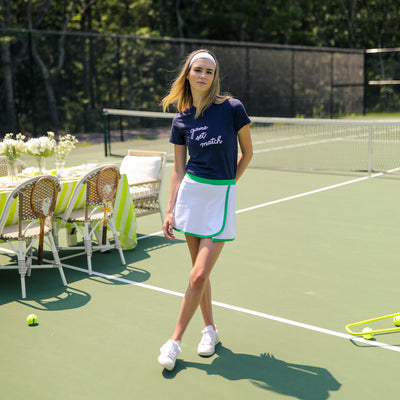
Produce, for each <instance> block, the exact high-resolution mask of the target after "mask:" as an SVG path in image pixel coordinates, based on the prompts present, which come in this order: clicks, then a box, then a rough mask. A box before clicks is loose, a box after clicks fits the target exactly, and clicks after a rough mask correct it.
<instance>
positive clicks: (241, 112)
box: [230, 99, 251, 132]
mask: <svg viewBox="0 0 400 400" xmlns="http://www.w3.org/2000/svg"><path fill="white" fill-rule="evenodd" d="M230 101H231V104H232V107H233V109H234V125H235V130H236V132H237V131H239V130H240V129H242V128H243V127H244V126H245V125H247V124H249V123H250V122H251V120H250V118H249V116H248V115H247V112H246V110H245V108H244V105H243V104H242V102H241V101H240V100H237V99H231V100H230Z"/></svg>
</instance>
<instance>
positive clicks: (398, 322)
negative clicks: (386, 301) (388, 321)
mask: <svg viewBox="0 0 400 400" xmlns="http://www.w3.org/2000/svg"><path fill="white" fill-rule="evenodd" d="M393 323H394V324H395V325H396V326H400V315H396V316H394V317H393Z"/></svg>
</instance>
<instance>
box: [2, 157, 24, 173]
mask: <svg viewBox="0 0 400 400" xmlns="http://www.w3.org/2000/svg"><path fill="white" fill-rule="evenodd" d="M15 166H16V168H17V173H18V174H20V173H21V172H22V170H24V169H25V168H27V167H28V166H27V165H26V164H25V163H24V162H23V161H21V160H20V159H17V160H16V161H15ZM7 175H8V169H7V157H6V156H0V176H7Z"/></svg>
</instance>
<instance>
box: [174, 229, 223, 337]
mask: <svg viewBox="0 0 400 400" xmlns="http://www.w3.org/2000/svg"><path fill="white" fill-rule="evenodd" d="M187 238H188V239H189V240H188V246H189V251H190V254H191V257H192V262H193V268H192V271H191V273H190V279H189V286H188V288H187V290H186V293H185V297H184V299H183V301H182V306H181V310H180V313H179V317H178V321H177V324H176V328H175V332H174V334H173V335H172V337H171V339H172V340H181V339H182V336H183V334H184V332H185V330H186V328H187V326H188V324H189V322H190V320H191V319H192V317H193V315H194V313H195V312H196V310H197V308H198V306H199V305H200V303H201V310H202V313H203V318H204V316H205V323H206V324H208V325H213V321H212V310H211V285H210V281H209V276H210V273H211V270H212V268H213V267H214V265H215V262H216V261H217V259H218V256H219V255H220V253H221V250H222V248H223V246H224V242H213V241H212V240H211V239H208V238H207V239H202V238H194V237H189V236H188V237H187ZM196 250H197V251H196ZM206 321H207V322H206ZM209 322H211V323H209Z"/></svg>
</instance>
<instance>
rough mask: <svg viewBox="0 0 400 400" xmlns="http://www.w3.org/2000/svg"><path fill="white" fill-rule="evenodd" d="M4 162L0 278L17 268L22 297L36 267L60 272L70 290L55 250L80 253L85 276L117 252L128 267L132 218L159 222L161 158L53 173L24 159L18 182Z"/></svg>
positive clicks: (135, 154) (142, 156) (152, 154)
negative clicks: (95, 260)
mask: <svg viewBox="0 0 400 400" xmlns="http://www.w3.org/2000/svg"><path fill="white" fill-rule="evenodd" d="M18 161H19V160H18ZM6 163H7V159H6V157H4V156H0V212H1V215H0V254H2V253H5V252H6V253H7V254H8V255H10V254H12V255H13V257H12V262H10V263H9V264H8V265H0V272H1V270H2V269H16V270H18V272H19V275H20V280H21V292H22V298H26V295H27V294H26V285H25V279H26V277H29V276H30V275H31V271H32V270H33V269H36V268H57V269H58V271H59V274H60V277H61V281H62V283H63V285H65V286H66V285H67V280H66V277H65V274H64V271H63V265H62V262H61V260H60V257H59V251H61V250H62V251H64V250H67V251H77V252H82V250H83V251H84V253H85V254H86V258H87V271H88V274H92V272H93V267H92V254H93V252H94V251H98V250H99V251H106V250H110V249H116V250H117V251H118V252H119V257H120V260H121V263H122V264H125V263H126V262H125V257H124V250H130V249H134V248H135V247H136V244H137V237H136V228H137V222H136V219H137V218H138V217H141V216H145V215H149V214H154V213H159V214H160V216H161V219H162V218H163V215H162V209H161V202H160V194H161V187H162V180H163V175H164V169H165V164H166V153H164V152H157V151H139V150H129V151H128V155H127V156H126V157H124V158H123V159H122V162H121V163H120V166H119V165H118V164H113V163H103V164H100V165H94V164H83V165H81V166H76V167H71V168H65V169H64V170H56V171H55V173H54V171H52V173H50V172H49V171H42V172H43V173H38V172H37V171H35V169H34V168H28V167H27V166H26V165H25V164H24V163H22V161H21V162H19V165H18V166H17V173H18V180H17V181H15V180H14V181H11V180H10V176H9V169H7V165H6ZM76 234H77V236H75V237H74V239H75V240H71V235H76ZM78 239H79V240H78ZM5 243H6V244H7V246H6V247H4V248H3V247H2V245H3V246H4V245H5ZM44 244H45V245H46V246H47V248H46V253H45V252H44ZM49 250H50V251H51V253H50V251H49ZM50 256H51V259H49V257H50Z"/></svg>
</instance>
